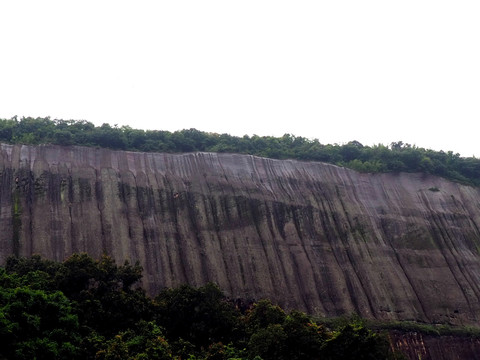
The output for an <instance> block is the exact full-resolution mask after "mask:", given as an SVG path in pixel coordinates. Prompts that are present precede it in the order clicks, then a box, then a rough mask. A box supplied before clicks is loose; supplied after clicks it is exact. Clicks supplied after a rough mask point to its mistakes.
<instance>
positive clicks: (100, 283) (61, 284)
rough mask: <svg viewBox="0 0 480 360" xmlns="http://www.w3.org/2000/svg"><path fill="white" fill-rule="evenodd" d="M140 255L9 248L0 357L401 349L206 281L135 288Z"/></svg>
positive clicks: (351, 325) (0, 310)
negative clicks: (148, 290)
mask: <svg viewBox="0 0 480 360" xmlns="http://www.w3.org/2000/svg"><path fill="white" fill-rule="evenodd" d="M140 278H141V269H140V267H139V266H138V265H131V264H129V263H125V264H124V265H123V266H117V265H116V264H115V263H114V262H113V261H112V260H111V258H109V257H107V256H104V257H102V258H101V259H100V260H98V261H97V260H93V259H92V258H90V257H89V256H87V255H85V254H81V255H79V254H75V255H73V256H71V257H70V258H68V259H67V260H65V261H64V262H63V263H56V262H53V261H49V260H44V259H42V258H40V257H39V256H33V257H31V258H16V257H10V258H9V259H8V260H7V262H6V265H5V267H3V268H0V344H2V346H1V347H0V359H105V360H106V359H190V360H194V359H211V360H222V359H225V360H226V359H256V360H260V359H264V360H267V359H272V360H273V359H276V360H281V359H289V360H295V359H357V360H358V359H399V358H400V357H398V355H395V354H392V353H391V351H390V347H389V343H388V341H387V337H386V336H384V335H382V334H380V333H378V332H374V331H372V330H369V329H368V328H367V327H366V326H365V325H364V323H363V322H362V321H360V320H358V319H351V320H350V321H344V322H343V323H341V324H340V323H339V324H338V326H331V325H324V324H322V323H321V322H315V321H313V320H312V319H311V318H310V317H309V316H307V315H306V314H304V313H302V312H298V311H292V312H290V313H286V312H285V311H284V310H282V309H281V308H280V307H278V306H276V305H274V304H272V303H271V302H270V301H267V300H261V301H259V302H256V303H252V304H251V305H249V306H246V305H242V304H240V303H239V302H233V301H230V300H228V299H226V298H225V296H224V295H223V294H222V292H221V291H220V289H219V288H218V287H217V286H216V285H213V284H207V285H205V286H203V287H200V288H193V287H190V286H187V285H184V286H181V287H179V288H175V289H165V290H164V291H162V292H161V293H160V294H159V295H158V296H157V297H156V298H154V299H151V298H148V297H147V296H146V295H145V293H144V292H143V291H142V290H141V289H139V288H135V286H134V285H135V283H136V282H137V281H138V280H139V279H140Z"/></svg>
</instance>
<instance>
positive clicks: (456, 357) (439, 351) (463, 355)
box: [389, 332, 480, 360]
mask: <svg viewBox="0 0 480 360" xmlns="http://www.w3.org/2000/svg"><path fill="white" fill-rule="evenodd" d="M389 338H390V343H391V344H392V347H393V348H394V349H395V350H397V351H400V352H401V353H402V354H404V355H405V356H406V357H407V359H412V360H417V359H420V360H467V359H468V360H480V352H479V349H480V339H478V338H476V337H468V336H435V335H425V334H421V333H417V332H410V333H404V332H391V333H390V334H389Z"/></svg>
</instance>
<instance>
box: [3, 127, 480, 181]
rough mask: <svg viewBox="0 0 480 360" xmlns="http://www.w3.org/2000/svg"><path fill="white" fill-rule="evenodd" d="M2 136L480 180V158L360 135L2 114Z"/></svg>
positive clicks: (15, 139) (25, 141)
mask: <svg viewBox="0 0 480 360" xmlns="http://www.w3.org/2000/svg"><path fill="white" fill-rule="evenodd" d="M0 141H1V142H7V143H23V144H33V145H35V144H58V145H82V146H99V147H105V148H110V149H117V150H131V151H145V152H193V151H208V152H230V153H240V154H251V155H258V156H263V157H269V158H274V159H298V160H308V161H322V162H328V163H333V164H337V165H341V166H346V167H349V168H352V169H354V170H358V171H362V172H399V171H405V172H424V173H429V174H434V175H438V176H442V177H445V178H448V179H451V180H454V181H458V182H462V183H464V184H469V185H475V186H478V185H480V159H477V158H474V157H468V158H464V157H460V155H459V154H455V153H453V152H452V151H448V152H443V151H433V150H429V149H424V148H420V147H416V146H412V145H409V144H404V143H403V142H401V141H399V142H396V143H392V144H390V145H389V146H385V145H376V146H371V147H370V146H364V145H362V144H361V143H359V142H358V141H351V142H349V143H347V144H344V145H338V144H334V145H323V144H321V143H320V142H319V141H318V140H317V139H314V140H310V139H307V138H303V137H296V136H293V135H289V134H286V135H284V136H282V137H278V138H277V137H272V136H262V137H260V136H257V135H254V136H251V137H250V136H247V135H245V136H243V137H235V136H231V135H228V134H212V133H206V132H202V131H198V130H195V129H189V130H181V131H175V132H173V133H172V132H168V131H144V130H137V129H132V128H131V127H129V126H122V127H117V126H114V127H111V126H110V125H108V124H103V125H102V126H98V127H96V126H95V125H93V124H92V123H90V122H87V121H74V120H50V119H49V118H36V119H34V118H22V119H20V120H18V119H17V118H13V119H0Z"/></svg>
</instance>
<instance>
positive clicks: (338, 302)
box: [0, 144, 480, 326]
mask: <svg viewBox="0 0 480 360" xmlns="http://www.w3.org/2000/svg"><path fill="white" fill-rule="evenodd" d="M0 171H1V175H0V206H1V211H0V228H1V230H2V231H1V233H0V262H1V263H3V262H4V261H5V259H6V258H7V257H8V256H9V255H12V254H15V255H21V256H29V255H31V254H41V255H43V256H45V257H47V258H50V259H53V260H58V261H61V260H63V259H65V258H66V257H68V256H69V255H70V254H72V253H76V252H87V253H89V254H90V255H92V256H93V257H99V256H101V254H102V253H107V254H109V255H111V256H112V257H113V258H114V259H115V260H116V261H117V263H123V262H124V261H125V260H129V261H131V262H135V261H139V262H140V263H141V265H142V266H143V267H144V278H143V286H144V287H145V289H147V291H148V292H149V293H150V294H152V295H153V294H156V293H157V292H158V291H159V290H160V289H161V288H163V287H165V286H168V287H170V286H176V285H178V284H181V283H185V282H187V283H190V284H192V285H201V284H204V283H206V282H208V281H213V282H216V283H218V284H219V286H220V287H221V288H222V289H223V290H224V291H225V293H226V294H227V295H228V296H230V297H231V298H234V299H243V300H247V301H248V300H249V299H257V300H258V299H260V298H264V297H268V298H270V299H272V300H273V301H274V302H277V303H279V304H281V305H282V306H284V307H286V308H298V309H300V310H305V311H307V312H309V313H311V314H319V315H326V316H336V315H341V314H348V313H352V312H356V313H358V314H359V315H361V316H363V317H367V318H372V319H379V320H413V321H421V322H428V323H448V324H452V325H477V326H478V320H479V317H480V301H479V299H480V285H479V284H480V281H479V280H480V253H479V251H480V189H479V188H476V187H471V186H466V185H461V184H459V183H454V182H451V181H447V180H445V179H443V178H440V177H435V176H432V175H425V174H420V173H414V174H411V173H383V174H366V173H359V172H356V171H353V170H350V169H346V168H343V167H338V166H335V165H330V164H325V163H319V162H301V161H295V160H272V159H267V158H260V157H255V156H248V155H236V154H217V153H185V154H167V153H141V152H125V151H113V150H108V149H100V148H88V147H80V146H69V147H62V146H53V145H41V146H27V145H6V144H2V145H0Z"/></svg>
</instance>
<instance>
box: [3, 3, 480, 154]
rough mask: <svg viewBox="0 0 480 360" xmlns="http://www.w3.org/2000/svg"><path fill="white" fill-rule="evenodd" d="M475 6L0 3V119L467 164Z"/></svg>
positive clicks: (473, 127)
mask: <svg viewBox="0 0 480 360" xmlns="http://www.w3.org/2000/svg"><path fill="white" fill-rule="evenodd" d="M479 19H480V1H478V0H475V1H462V0H455V1H442V0H436V1H422V0H415V1H410V0H403V1H390V0H379V1H369V0H364V1H358V0H355V1H342V0H335V1H334V0H332V1H321V0H317V1H301V0H297V1H281V0H277V1H262V0H256V1H249V0H242V1H230V0H219V1H209V0H201V1H200V0H194V1H181V0H175V1H160V0H156V1H141V0H137V1H119V0H115V1H110V0H96V1H88V0H83V1H69V0H61V1H50V0H43V1H38V0H35V1H24V0H15V1H11V0H0V117H2V118H11V117H12V116H14V115H18V116H33V117H37V116H42V117H43V116H50V117H51V118H52V119H54V118H63V119H75V120H82V119H84V120H88V121H91V122H93V123H95V124H96V125H101V124H102V123H104V122H106V123H110V124H111V125H114V124H118V125H119V126H121V125H130V126H131V127H133V128H143V129H158V130H170V131H174V130H180V129H184V128H192V127H193V128H196V129H198V130H202V131H210V132H217V133H229V134H232V135H238V136H241V135H244V134H249V135H253V134H257V135H274V136H281V135H283V134H285V133H291V134H294V135H297V136H304V137H308V138H318V139H319V140H320V142H322V143H325V144H326V143H344V142H348V141H351V140H358V141H360V142H361V143H363V144H364V145H373V144H378V143H383V144H386V145H387V144H389V143H391V142H392V141H399V140H402V141H403V142H406V143H411V144H415V145H417V146H420V147H426V148H432V149H435V150H445V151H448V150H452V151H454V152H459V153H460V154H461V155H462V156H472V155H475V156H476V157H480V142H479V141H478V138H479V137H480V134H479V128H480V126H479V123H480V122H479V120H480V21H479Z"/></svg>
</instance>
